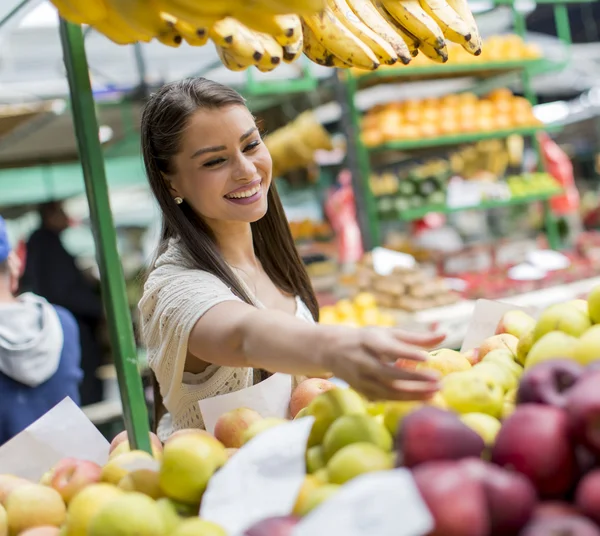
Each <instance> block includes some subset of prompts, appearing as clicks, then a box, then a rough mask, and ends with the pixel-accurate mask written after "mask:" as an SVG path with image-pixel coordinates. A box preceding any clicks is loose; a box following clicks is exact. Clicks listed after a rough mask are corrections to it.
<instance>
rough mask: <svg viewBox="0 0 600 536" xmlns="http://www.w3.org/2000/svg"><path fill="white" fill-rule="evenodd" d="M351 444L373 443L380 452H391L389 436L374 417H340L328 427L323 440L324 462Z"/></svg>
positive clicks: (390, 437) (390, 438)
mask: <svg viewBox="0 0 600 536" xmlns="http://www.w3.org/2000/svg"><path fill="white" fill-rule="evenodd" d="M352 443H373V445H376V446H378V447H379V448H380V449H382V450H385V451H388V452H389V451H391V450H392V436H391V434H390V433H389V432H388V431H387V429H386V427H385V426H384V425H383V424H380V423H379V422H377V420H375V418H374V417H371V416H370V415H342V416H341V417H340V418H339V419H337V420H336V421H335V422H334V423H333V424H332V425H331V426H330V427H329V429H328V430H327V432H326V433H325V437H324V438H323V445H322V446H323V456H324V458H325V461H326V462H327V461H329V460H330V459H331V457H332V456H333V455H334V454H335V453H336V452H337V451H338V450H340V449H341V448H343V447H345V446H346V445H350V444H352Z"/></svg>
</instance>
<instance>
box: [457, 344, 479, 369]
mask: <svg viewBox="0 0 600 536" xmlns="http://www.w3.org/2000/svg"><path fill="white" fill-rule="evenodd" d="M462 355H463V357H464V358H465V359H466V360H467V361H468V362H469V363H471V366H473V365H477V363H479V362H480V361H481V358H480V357H479V348H471V349H470V350H467V351H466V352H463V354H462Z"/></svg>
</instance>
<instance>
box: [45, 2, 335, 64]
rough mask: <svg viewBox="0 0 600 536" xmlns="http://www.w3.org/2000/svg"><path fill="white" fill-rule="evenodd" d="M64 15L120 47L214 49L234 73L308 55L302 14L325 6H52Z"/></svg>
mask: <svg viewBox="0 0 600 536" xmlns="http://www.w3.org/2000/svg"><path fill="white" fill-rule="evenodd" d="M51 2H52V3H53V4H54V5H55V7H56V8H57V9H58V11H59V13H60V15H61V16H62V17H63V18H65V19H67V20H69V21H71V22H74V23H76V24H88V25H90V26H92V27H94V28H95V29H96V30H98V31H99V32H100V33H103V34H104V35H105V36H106V37H108V38H109V39H111V40H112V41H114V42H115V43H117V44H120V45H126V44H131V43H136V42H140V41H141V42H149V41H151V40H152V39H156V40H158V41H160V42H161V43H163V44H165V45H167V46H171V47H178V46H180V45H181V44H182V43H183V42H186V43H188V44H189V45H191V46H204V45H205V44H207V43H208V42H209V40H210V41H212V42H213V43H214V44H215V47H216V49H217V53H218V55H219V57H220V58H221V60H222V62H223V64H224V65H225V66H226V67H227V68H229V69H231V70H234V71H241V70H245V69H247V68H248V67H250V66H256V68H257V69H259V70H260V71H265V72H266V71H272V70H273V69H275V68H276V67H277V66H278V65H279V64H280V63H281V62H287V63H292V62H294V61H296V60H297V59H298V58H299V57H300V56H301V55H302V52H303V48H304V47H303V43H304V41H303V33H302V24H301V21H300V17H299V14H306V15H309V14H312V13H314V12H318V11H320V10H322V9H323V7H324V0H51Z"/></svg>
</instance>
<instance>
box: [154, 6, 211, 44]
mask: <svg viewBox="0 0 600 536" xmlns="http://www.w3.org/2000/svg"><path fill="white" fill-rule="evenodd" d="M160 16H161V17H162V19H163V20H165V21H166V22H167V24H168V25H169V27H171V28H174V29H175V30H176V32H177V33H178V34H179V35H181V37H183V39H185V41H186V43H187V44H188V45H190V46H193V47H201V46H204V45H206V43H207V42H208V28H196V27H194V26H192V25H191V24H188V23H187V22H185V21H182V20H178V19H176V18H175V17H172V16H171V15H169V14H168V13H161V14H160Z"/></svg>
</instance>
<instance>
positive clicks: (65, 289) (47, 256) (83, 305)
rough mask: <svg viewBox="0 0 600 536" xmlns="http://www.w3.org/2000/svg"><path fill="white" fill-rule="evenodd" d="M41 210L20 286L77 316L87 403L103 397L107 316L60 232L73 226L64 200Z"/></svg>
mask: <svg viewBox="0 0 600 536" xmlns="http://www.w3.org/2000/svg"><path fill="white" fill-rule="evenodd" d="M39 213H40V218H41V226H40V228H39V229H37V230H36V231H34V232H33V234H32V235H31V236H30V238H29V240H28V242H27V249H26V261H25V271H24V273H23V277H22V279H21V284H20V289H21V291H22V292H23V291H25V292H27V291H29V292H33V293H35V294H37V295H38V296H42V297H44V298H46V300H48V301H49V302H50V303H52V304H54V305H60V306H61V307H64V308H65V309H67V310H68V311H69V312H70V313H71V314H72V315H73V316H74V317H75V320H76V321H77V324H78V326H79V336H80V344H81V366H82V369H83V374H84V377H83V381H82V383H81V386H80V396H81V404H82V405H83V406H87V405H89V404H94V403H96V402H100V401H101V400H102V382H101V380H100V379H99V378H98V377H97V375H96V370H97V369H98V367H99V366H100V364H101V362H102V348H101V345H100V342H99V340H98V336H97V331H98V327H99V325H100V322H101V320H102V318H103V308H102V300H101V297H100V294H99V293H98V292H96V290H95V288H94V285H93V284H92V282H91V281H90V280H89V279H88V278H86V276H85V275H84V274H83V272H82V271H81V270H80V269H79V267H78V266H77V264H76V262H75V259H74V258H73V256H72V255H71V254H70V253H69V252H68V251H67V250H66V249H65V247H64V246H63V244H62V241H61V239H60V236H61V234H62V233H63V231H65V230H66V229H67V228H68V227H69V218H68V216H67V214H66V213H65V211H64V210H63V207H62V205H61V203H59V202H55V201H53V202H49V203H45V204H43V205H41V206H40V208H39Z"/></svg>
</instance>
